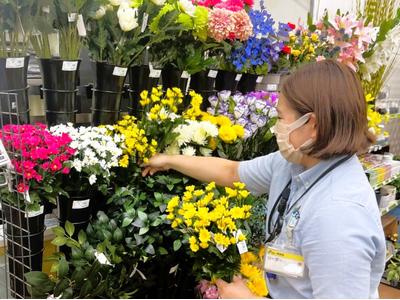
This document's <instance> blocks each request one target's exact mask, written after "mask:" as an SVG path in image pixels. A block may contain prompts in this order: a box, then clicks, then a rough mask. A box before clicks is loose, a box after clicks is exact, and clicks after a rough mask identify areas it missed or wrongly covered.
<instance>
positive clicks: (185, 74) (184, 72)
mask: <svg viewBox="0 0 400 300" xmlns="http://www.w3.org/2000/svg"><path fill="white" fill-rule="evenodd" d="M189 77H190V74H189V72H188V71H183V72H182V75H181V78H189Z"/></svg>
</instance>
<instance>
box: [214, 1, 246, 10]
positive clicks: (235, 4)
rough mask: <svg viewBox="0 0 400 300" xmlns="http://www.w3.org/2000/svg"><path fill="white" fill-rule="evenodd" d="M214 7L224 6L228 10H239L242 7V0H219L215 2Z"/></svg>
mask: <svg viewBox="0 0 400 300" xmlns="http://www.w3.org/2000/svg"><path fill="white" fill-rule="evenodd" d="M214 7H216V8H224V9H227V10H230V11H239V10H241V9H243V8H244V2H243V1H242V0H228V1H221V2H219V3H218V4H216V5H215V6H214Z"/></svg>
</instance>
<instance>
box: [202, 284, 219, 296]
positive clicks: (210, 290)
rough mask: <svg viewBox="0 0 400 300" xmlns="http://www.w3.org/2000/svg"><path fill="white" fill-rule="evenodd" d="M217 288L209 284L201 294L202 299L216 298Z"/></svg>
mask: <svg viewBox="0 0 400 300" xmlns="http://www.w3.org/2000/svg"><path fill="white" fill-rule="evenodd" d="M218 297H219V294H218V288H217V287H216V286H215V285H211V286H210V287H209V288H208V289H207V290H206V292H205V293H204V295H203V298H204V299H218Z"/></svg>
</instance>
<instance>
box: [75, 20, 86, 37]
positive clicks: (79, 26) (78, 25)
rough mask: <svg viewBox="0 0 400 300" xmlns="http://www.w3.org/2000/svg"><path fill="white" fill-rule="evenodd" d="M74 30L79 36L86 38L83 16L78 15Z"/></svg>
mask: <svg viewBox="0 0 400 300" xmlns="http://www.w3.org/2000/svg"><path fill="white" fill-rule="evenodd" d="M76 28H77V29H78V34H79V36H86V27H85V22H83V16H82V15H78V21H77V22H76Z"/></svg>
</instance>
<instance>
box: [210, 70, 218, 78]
mask: <svg viewBox="0 0 400 300" xmlns="http://www.w3.org/2000/svg"><path fill="white" fill-rule="evenodd" d="M217 75H218V71H217V70H210V71H209V72H208V77H210V78H216V77H217Z"/></svg>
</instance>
